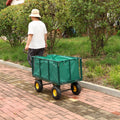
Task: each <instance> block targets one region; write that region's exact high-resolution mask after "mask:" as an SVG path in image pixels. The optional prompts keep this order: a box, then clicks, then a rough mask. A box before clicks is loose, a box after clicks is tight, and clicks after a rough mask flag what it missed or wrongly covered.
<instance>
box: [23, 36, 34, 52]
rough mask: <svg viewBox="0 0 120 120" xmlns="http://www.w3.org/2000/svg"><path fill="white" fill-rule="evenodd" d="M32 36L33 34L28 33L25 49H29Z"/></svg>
mask: <svg viewBox="0 0 120 120" xmlns="http://www.w3.org/2000/svg"><path fill="white" fill-rule="evenodd" d="M32 37H33V34H29V35H28V39H27V43H26V46H25V50H28V49H29V45H30V42H31V40H32Z"/></svg>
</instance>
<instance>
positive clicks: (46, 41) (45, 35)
mask: <svg viewBox="0 0 120 120" xmlns="http://www.w3.org/2000/svg"><path fill="white" fill-rule="evenodd" d="M45 48H47V33H46V34H45Z"/></svg>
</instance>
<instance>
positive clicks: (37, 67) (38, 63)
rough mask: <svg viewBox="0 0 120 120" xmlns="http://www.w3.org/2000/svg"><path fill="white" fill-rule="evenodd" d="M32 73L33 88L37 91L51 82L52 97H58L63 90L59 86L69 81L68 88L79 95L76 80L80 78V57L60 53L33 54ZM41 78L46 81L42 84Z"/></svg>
mask: <svg viewBox="0 0 120 120" xmlns="http://www.w3.org/2000/svg"><path fill="white" fill-rule="evenodd" d="M79 71H80V72H79ZM32 75H33V77H35V78H36V80H35V90H36V91H37V92H41V91H42V90H43V86H44V85H48V84H53V88H52V96H53V98H54V99H60V97H61V92H63V91H61V89H60V86H61V85H63V84H67V83H71V88H70V89H69V90H72V92H73V94H75V95H79V93H80V92H81V86H80V85H79V83H78V81H81V80H82V59H81V58H78V57H68V56H60V55H47V56H46V57H43V56H33V57H32ZM43 80H44V81H47V82H48V83H47V84H43V82H42V81H43ZM67 90H68V89H67ZM67 90H64V91H67Z"/></svg>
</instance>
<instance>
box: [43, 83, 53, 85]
mask: <svg viewBox="0 0 120 120" xmlns="http://www.w3.org/2000/svg"><path fill="white" fill-rule="evenodd" d="M50 84H52V83H45V84H43V85H50Z"/></svg>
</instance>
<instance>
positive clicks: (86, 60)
mask: <svg viewBox="0 0 120 120" xmlns="http://www.w3.org/2000/svg"><path fill="white" fill-rule="evenodd" d="M23 49H24V45H21V46H19V47H15V48H11V47H10V45H9V43H8V42H7V41H6V42H5V41H3V40H0V59H3V60H7V61H12V62H15V63H20V64H22V65H25V66H29V64H28V62H27V55H26V54H24V53H23ZM54 54H58V55H66V56H79V57H82V58H83V80H84V81H89V82H92V83H96V84H100V85H104V86H109V87H112V88H116V89H120V37H119V36H113V37H111V38H110V39H109V41H108V44H107V45H106V46H105V47H104V50H103V54H102V55H100V56H97V57H91V48H90V41H89V38H88V37H75V38H67V39H60V41H59V43H58V44H57V45H56V46H55V49H54Z"/></svg>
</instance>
